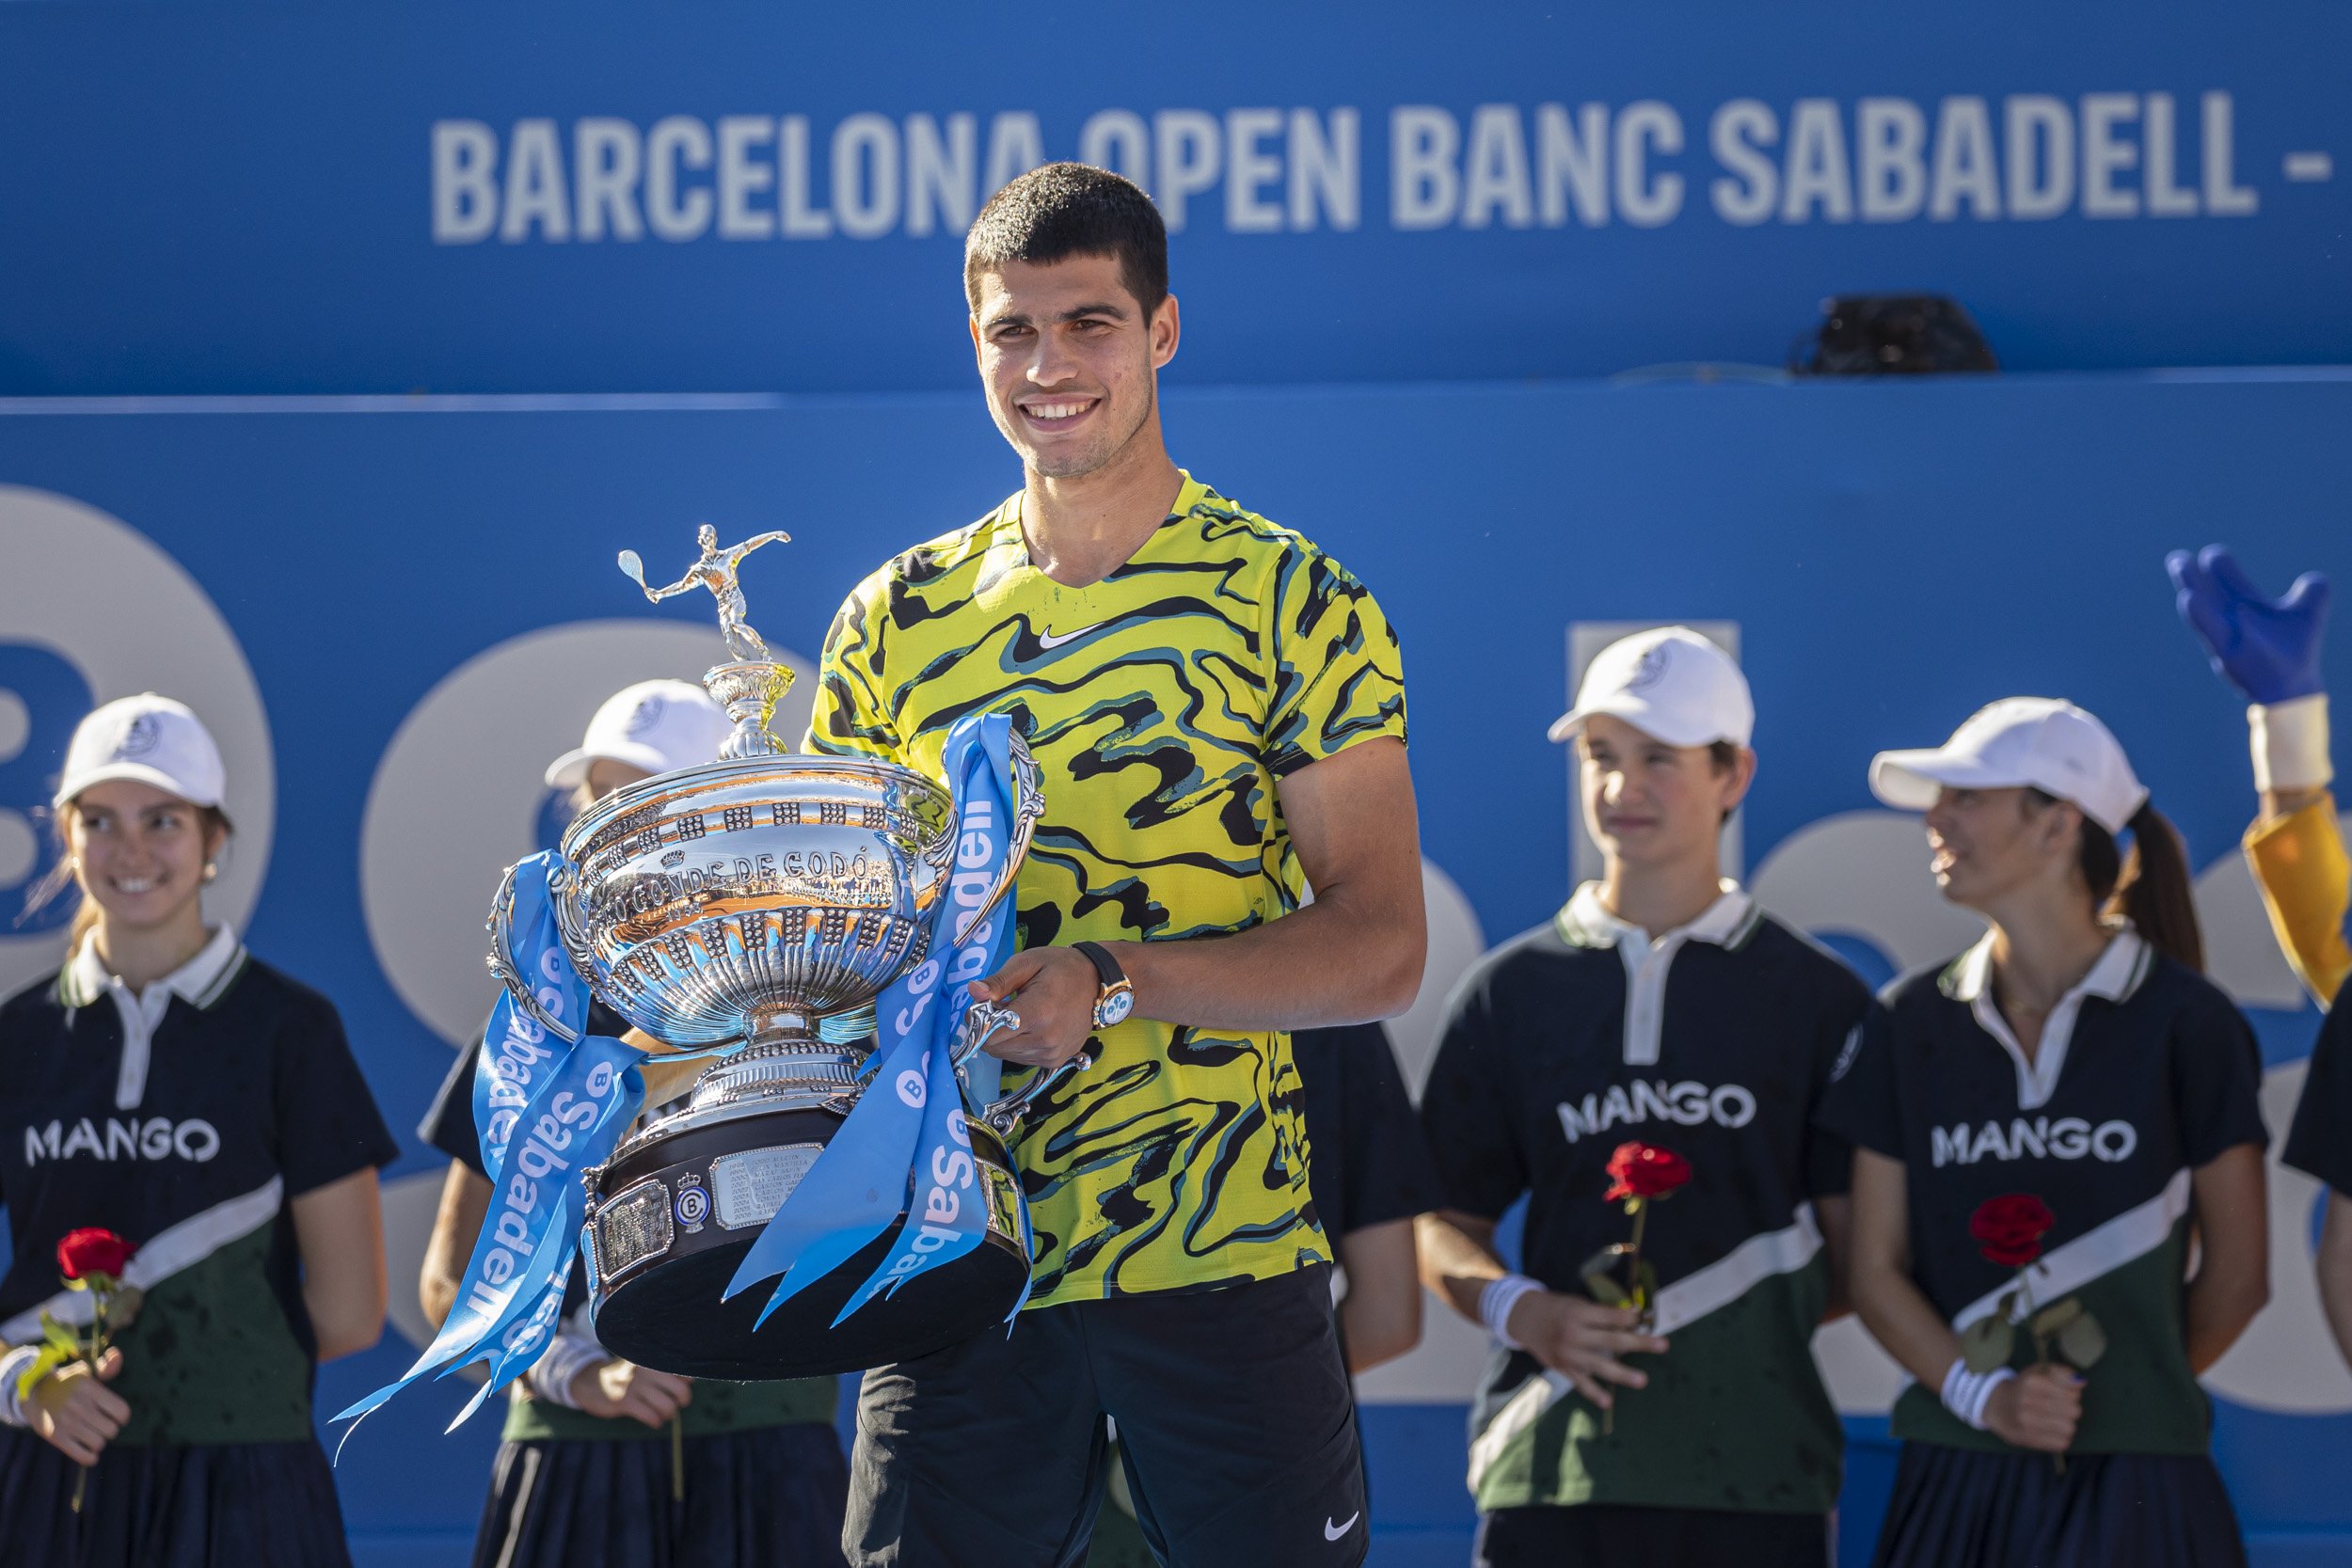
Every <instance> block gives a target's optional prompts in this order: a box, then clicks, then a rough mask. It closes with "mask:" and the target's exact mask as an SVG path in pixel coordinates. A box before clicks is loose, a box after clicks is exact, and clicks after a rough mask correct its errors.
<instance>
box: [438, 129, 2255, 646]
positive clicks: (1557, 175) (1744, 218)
mask: <svg viewBox="0 0 2352 1568" xmlns="http://www.w3.org/2000/svg"><path fill="white" fill-rule="evenodd" d="M1371 112H1372V113H1373V114H1374V115H1375V117H1376V116H1377V115H1379V114H1380V113H1381V112H1382V111H1380V110H1374V111H1371ZM1385 112H1386V114H1387V117H1388V135H1389V190H1388V214H1387V215H1388V223H1389V227H1391V229H1395V230H1408V231H1409V230H1433V229H1461V230H1528V229H1562V228H1566V227H1568V226H1569V225H1571V224H1573V225H1576V226H1580V227H1584V228H1597V227H1599V226H1601V225H1603V224H1607V223H1610V222H1612V221H1615V222H1621V223H1625V224H1629V225H1630V226H1632V227H1634V228H1637V229H1655V228H1661V227H1663V226H1665V225H1668V224H1673V223H1676V222H1678V221H1680V220H1682V219H1683V218H1684V217H1685V216H1687V215H1689V214H1692V213H1693V212H1695V213H1698V214H1703V215H1706V216H1710V217H1712V218H1713V219H1714V220H1715V221H1718V222H1721V223H1725V224H1729V225H1732V226H1734V227H1739V228H1749V227H1755V226H1758V225H1764V224H1780V225H1796V224H1816V223H1854V222H1861V223H1913V222H1925V223H1951V222H1955V221H1957V220H1959V219H1962V218H1963V217H1964V218H1966V219H1968V220H1969V221H1972V222H2037V221H2042V220H2046V219H2050V218H2055V217H2059V216H2062V215H2067V214H2075V215H2079V216H2082V217H2087V218H2096V219H2119V220H2135V219H2142V218H2194V217H2204V218H2216V217H2222V218H2228V217H2244V216H2247V215H2249V214H2253V213H2255V212H2257V211H2258V210H2259V208H2260V205H2261V198H2260V194H2259V193H2258V192H2257V191H2256V190H2255V189H2254V188H2253V187H2251V186H2249V185H2246V184H2243V183H2241V182H2240V181H2239V179H2238V176H2237V171H2236V147H2235V118H2236V104H2235V101H2234V100H2233V98H2232V97H2231V95H2230V94H2229V93H2227V92H2221V91H2206V92H2202V93H2201V94H2200V95H2199V96H2198V97H2197V98H2196V99H2195V100H2194V101H2193V103H2187V104H2185V103H2182V102H2181V101H2179V100H2177V99H2176V98H2175V97H2174V95H2173V94H2171V93H2169V92H2123V91H2110V92H2088V93H2084V94H2081V95H2080V96H2079V97H2076V98H2072V99H2068V98H2058V97H2054V96H2049V95H2045V94H2039V93H2018V94H2011V95H2009V96H2006V97H2000V96H1994V95H1986V94H1972V93H1955V94H1951V95H1948V96H1946V97H1943V98H1940V99H1936V100H1932V101H1931V100H1927V99H1912V98H1903V97H1897V96H1890V95H1883V94H1872V95H1863V96H1858V97H1855V98H1852V99H1838V98H1799V99H1795V100H1792V101H1789V102H1787V103H1767V102H1765V101H1763V100H1761V99H1758V98H1754V97H1736V98H1730V99H1726V100H1725V101H1724V102H1722V103H1718V104H1717V105H1715V106H1714V107H1713V108H1712V109H1711V110H1708V111H1705V112H1704V119H1703V120H1702V121H1692V122H1689V123H1686V121H1685V119H1684V117H1683V112H1682V111H1681V110H1680V109H1678V108H1677V107H1676V106H1675V105H1674V104H1672V103H1666V102H1664V101H1662V100H1660V99H1637V100H1634V101H1631V102H1628V103H1616V104H1612V103H1580V104H1576V105H1573V106H1572V105H1569V104H1566V103H1480V104H1474V105H1463V106H1460V107H1454V106H1448V105H1444V104H1437V103H1401V104H1396V105H1394V106H1391V107H1390V108H1389V109H1387V110H1386V111H1385ZM1365 114H1366V111H1365V110H1363V109H1361V108H1359V107H1356V106H1353V105H1342V106H1336V107H1332V108H1327V109H1324V108H1312V107H1306V106H1294V107H1289V108H1283V107H1279V106H1277V105H1273V104H1265V105H1258V106H1250V105H1241V106H1227V107H1216V108H1212V107H1205V106H1202V107H1182V106H1171V107H1164V108H1159V109H1156V110H1153V111H1152V112H1150V113H1145V112H1142V111H1139V110H1136V109H1130V108H1120V107H1112V108H1104V109H1101V110H1098V111H1096V112H1094V113H1093V114H1091V115H1089V117H1088V118H1087V119H1085V120H1084V121H1083V122H1082V123H1081V124H1080V125H1079V127H1078V130H1077V135H1076V137H1075V139H1074V141H1073V142H1072V143H1071V144H1069V145H1068V146H1067V147H1064V148H1057V149H1055V150H1054V152H1055V155H1057V156H1071V155H1075V156H1076V157H1077V158H1078V159H1079V160H1080V161H1082V162H1085V163H1089V164H1094V165H1098V166H1102V167H1104V168H1112V169H1116V170H1118V171H1119V172H1120V173H1121V174H1124V175H1126V176H1127V177H1128V178H1130V179H1132V180H1134V181H1136V182H1137V183H1138V184H1141V185H1143V186H1145V187H1146V188H1147V189H1148V190H1150V192H1151V193H1152V198H1153V199H1154V200H1156V201H1157V202H1158V204H1159V208H1160V211H1161V213H1162V214H1163V215H1164V216H1165V217H1166V219H1167V221H1168V229H1169V230H1170V231H1171V232H1173V231H1181V230H1184V228H1185V227H1187V226H1188V225H1190V226H1194V227H1199V226H1200V225H1203V224H1216V225H1219V226H1221V227H1222V228H1223V230H1225V231H1226V232H1227V233H1231V234H1280V233H1302V232H1307V231H1310V230H1319V229H1329V230H1335V231H1339V232H1348V231H1352V230H1357V229H1359V227H1361V224H1362V220H1363V209H1364V193H1363V181H1364V169H1363V137H1364V129H1363V122H1364V118H1365ZM1701 123H1703V124H1704V127H1705V132H1706V135H1705V136H1704V138H1703V141H1704V145H1703V146H1698V145H1692V144H1693V142H1694V141H1695V140H1697V139H1698V138H1696V136H1695V133H1696V131H1697V129H1698V127H1699V125H1700V124H1701ZM1046 155H1047V149H1046V145H1045V139H1044V136H1043V134H1042V131H1041V123H1040V121H1039V119H1038V117H1037V115H1036V114H1034V113H1032V112H1030V111H1026V110H1009V111H1005V112H1001V113H997V114H993V115H991V116H989V117H987V119H986V120H985V122H983V121H982V119H980V117H978V116H977V115H974V114H970V113H950V114H946V115H941V114H939V113H936V112H930V113H916V114H909V115H905V116H891V115H884V114H879V113H876V112H874V111H873V110H870V109H861V110H854V111H852V112H850V113H846V114H844V115H842V116H841V117H840V118H839V119H833V120H812V119H810V117H808V116H806V115H800V114H787V115H783V116H780V117H779V116H773V115H769V114H716V115H702V116H696V115H682V114H681V115H669V116H666V117H663V118H660V119H653V120H649V121H647V122H646V123H644V124H643V125H641V124H639V123H638V122H637V121H635V120H631V119H618V118H614V117H612V116H590V117H583V118H581V119H576V120H572V121H569V122H568V123H559V122H558V121H557V120H555V119H547V118H524V119H516V120H515V121H513V122H511V123H510V124H508V125H507V126H505V127H504V128H503V129H501V128H499V127H496V126H492V125H489V124H486V123H485V122H483V121H480V120H475V119H444V120H439V121H437V122H435V123H434V125H433V126H432V128H431V135H430V147H429V166H430V172H431V179H432V187H433V195H432V201H431V206H430V213H431V226H432V234H433V239H434V241H435V243H436V244H438V245H478V244H481V243H483V242H485V241H488V240H490V239H492V238H493V237H495V238H496V239H497V240H499V241H500V242H501V243H504V244H508V245H518V244H541V245H547V244H563V245H580V244H591V245H593V244H620V245H630V244H638V243H642V242H643V241H644V240H645V239H647V238H648V237H650V238H652V239H654V240H657V241H663V242H667V243H669V244H673V245H683V244H691V243H695V242H700V241H706V240H715V241H719V242H723V243H743V244H775V243H778V242H792V243H809V242H827V243H833V244H844V243H847V244H855V243H857V242H860V241H867V240H876V239H881V238H882V237H884V236H886V235H891V234H908V235H916V236H922V235H932V234H942V233H946V234H954V233H959V232H961V230H963V228H964V227H965V226H966V225H967V224H968V223H969V222H970V221H971V218H972V215H973V214H975V213H977V211H978V210H979V205H980V203H981V202H982V201H984V200H985V199H986V198H988V196H989V195H990V194H991V193H993V191H995V190H996V188H997V187H998V186H1000V185H1002V184H1003V183H1005V182H1006V181H1008V180H1010V179H1012V178H1013V177H1014V176H1016V175H1018V174H1020V173H1022V172H1023V171H1024V170H1026V169H1029V168H1033V167H1035V166H1037V165H1039V164H1041V163H1043V162H1044V161H1045V159H1046ZM1696 192H1704V193H1705V196H1706V198H1707V199H1706V201H1705V202H1704V203H1695V202H1690V201H1688V200H1686V198H1687V197H1689V196H1691V195H1692V194H1694V193H1696ZM1070 635H1072V636H1074V635H1076V634H1074V633H1073V634H1070ZM1066 640H1067V639H1066V638H1055V637H1051V636H1046V637H1042V638H1041V642H1042V643H1043V644H1044V646H1046V647H1048V648H1052V647H1054V646H1055V645H1056V644H1057V642H1058V641H1066Z"/></svg>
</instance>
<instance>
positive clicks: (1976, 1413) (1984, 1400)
mask: <svg viewBox="0 0 2352 1568" xmlns="http://www.w3.org/2000/svg"><path fill="white" fill-rule="evenodd" d="M2016 1375H2017V1374H2016V1372H2015V1371H2013V1370H2010V1368H2007V1367H1995V1368H1994V1369H1993V1370H1991V1371H1989V1372H1972V1371H1970V1370H1968V1361H1967V1358H1966V1357H1965V1356H1963V1357H1961V1358H1960V1359H1958V1360H1955V1361H1954V1362H1953V1363H1952V1368H1951V1370H1949V1371H1947V1372H1946V1373H1945V1374H1944V1408H1945V1409H1947V1410H1948V1411H1950V1412H1951V1413H1952V1414H1953V1415H1955V1416H1957V1417H1959V1418H1961V1419H1962V1420H1963V1421H1965V1422H1967V1423H1968V1424H1969V1425H1970V1426H1972V1427H1974V1428H1976V1429H1977V1430H1978V1431H1979V1432H1982V1431H1983V1430H1984V1407H1985V1406H1986V1405H1987V1404H1989V1403H1991V1402H1992V1400H1993V1390H1994V1389H1995V1388H1998V1387H1999V1386H2001V1385H2002V1384H2004V1383H2007V1382H2009V1381H2010V1380H2011V1379H2012V1378H2014V1377H2016Z"/></svg>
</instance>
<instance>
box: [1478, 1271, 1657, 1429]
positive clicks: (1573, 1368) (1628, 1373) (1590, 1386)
mask: <svg viewBox="0 0 2352 1568" xmlns="http://www.w3.org/2000/svg"><path fill="white" fill-rule="evenodd" d="M1641 1321H1642V1315H1641V1314H1640V1313H1639V1312H1636V1311H1635V1310H1633V1308H1631V1307H1603V1306H1602V1305H1601V1304H1600V1303H1598V1302H1597V1301H1587V1300H1585V1299H1584V1298H1583V1297H1581V1296H1572V1295H1568V1294H1565V1293H1564V1292H1562V1291H1528V1292H1527V1294H1525V1295H1523V1296H1521V1297H1520V1298H1519V1299H1518V1301H1517V1302H1516V1303H1514V1304H1513V1306H1512V1307H1511V1317H1510V1321H1509V1322H1508V1323H1505V1324H1504V1325H1503V1326H1504V1327H1506V1328H1508V1329H1509V1330H1510V1331H1511V1338H1514V1339H1517V1340H1518V1342H1519V1343H1520V1344H1522V1345H1525V1346H1526V1347H1527V1351H1528V1354H1531V1355H1533V1356H1534V1358H1535V1359H1536V1360H1538V1361H1540V1362H1542V1363H1543V1364H1544V1365H1545V1366H1547V1367H1549V1368H1550V1369H1551V1370H1553V1371H1555V1372H1558V1373H1559V1374H1560V1375H1561V1376H1563V1377H1565V1378H1566V1379H1567V1380H1568V1381H1569V1382H1570V1383H1573V1384H1575V1385H1576V1387H1577V1391H1578V1392H1579V1393H1581V1394H1582V1395H1583V1396H1584V1397H1585V1398H1586V1399H1588V1400H1590V1401H1592V1402H1594V1403H1595V1404H1597V1405H1598V1406H1599V1407H1600V1408H1601V1409H1603V1410H1606V1409H1608V1408H1609V1406H1610V1404H1611V1402H1612V1396H1611V1395H1610V1392H1609V1390H1608V1388H1607V1387H1605V1386H1604V1385H1607V1384H1612V1383H1613V1384H1616V1385H1618V1386H1622V1387H1627V1388H1640V1387H1642V1386H1645V1385H1646V1384H1647V1383H1648V1382H1649V1374H1648V1373H1646V1372H1643V1371H1639V1370H1635V1369H1634V1368H1631V1367H1629V1366H1627V1365H1626V1364H1625V1363H1624V1362H1622V1361H1620V1360H1618V1359H1617V1357H1619V1356H1621V1355H1629V1354H1633V1353H1635V1352H1637V1351H1639V1352H1644V1353H1646V1354H1651V1355H1662V1354H1665V1351H1666V1341H1665V1340H1663V1339H1661V1338H1659V1337H1658V1336H1656V1335H1654V1334H1645V1333H1643V1332H1642V1331H1641V1328H1640V1326H1639V1325H1640V1323H1641Z"/></svg>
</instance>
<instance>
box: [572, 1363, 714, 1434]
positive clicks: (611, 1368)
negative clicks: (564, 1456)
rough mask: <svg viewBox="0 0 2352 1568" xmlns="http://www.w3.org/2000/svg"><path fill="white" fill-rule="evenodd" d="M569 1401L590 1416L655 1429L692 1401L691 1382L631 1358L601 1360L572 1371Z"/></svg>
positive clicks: (662, 1425) (692, 1389)
mask: <svg viewBox="0 0 2352 1568" xmlns="http://www.w3.org/2000/svg"><path fill="white" fill-rule="evenodd" d="M572 1400H573V1402H575V1403H577V1404H578V1405H579V1406H580V1409H581V1410H583V1411H585V1412H587V1413H588V1414H589V1415H591V1416H604V1417H626V1418H628V1419H629V1420H632V1421H642V1422H644V1424H645V1425H646V1426H649V1427H653V1428H656V1429H657V1430H658V1429H660V1428H661V1427H665V1426H668V1425H669V1424H670V1421H671V1419H672V1418H675V1416H676V1415H677V1413H678V1412H679V1411H681V1410H683V1409H685V1408H686V1407H687V1406H688V1405H690V1404H691V1403H692V1402H694V1384H693V1380H692V1379H691V1378H684V1377H679V1376H678V1375H677V1374H675V1372H657V1371H655V1370H653V1369H652V1368H650V1367H640V1366H638V1365H637V1364H636V1363H635V1362H631V1361H602V1362H598V1363H597V1364H596V1365H595V1366H593V1367H582V1368H581V1369H580V1370H579V1371H577V1372H574V1373H573V1374H572Z"/></svg>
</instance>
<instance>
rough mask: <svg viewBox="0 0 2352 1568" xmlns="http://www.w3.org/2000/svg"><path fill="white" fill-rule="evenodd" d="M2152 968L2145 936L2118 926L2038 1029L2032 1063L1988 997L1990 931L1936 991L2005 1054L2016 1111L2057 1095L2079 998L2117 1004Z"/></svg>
mask: <svg viewBox="0 0 2352 1568" xmlns="http://www.w3.org/2000/svg"><path fill="white" fill-rule="evenodd" d="M2154 964H2155V949H2153V948H2152V947H2150V946H2149V945H2148V942H2147V941H2146V939H2145V938H2143V937H2141V936H2140V934H2139V933H2138V932H2137V931H2135V930H2133V929H2132V928H2131V927H2130V926H2128V925H2126V926H2123V927H2122V928H2120V929H2119V930H2118V931H2117V932H2116V933H2115V935H2114V937H2113V938H2112V939H2110V940H2109V942H2107V945H2106V951H2105V952H2103V953H2101V954H2100V955H2099V958H2098V961H2097V962H2095V963H2093V964H2092V965H2091V966H2090V972H2089V973H2088V974H2085V975H2084V976H2083V977H2082V978H2081V979H2080V980H2077V981H2076V982H2074V988H2073V989H2072V990H2069V991H2067V993H2066V994H2065V995H2063V996H2061V997H2059V998H2058V1005H2057V1006H2054V1007H2052V1008H2051V1009H2050V1016H2049V1018H2048V1019H2047V1020H2045V1021H2044V1022H2043V1023H2042V1044H2041V1048H2040V1049H2039V1050H2037V1051H2036V1052H2035V1053H2034V1055H2033V1059H2032V1060H2031V1061H2027V1060H2026V1048H2025V1047H2024V1046H2023V1045H2020V1044H2019V1043H2018V1040H2017V1035H2016V1032H2015V1031H2014V1030H2012V1029H2010V1026H2009V1020H2008V1019H2006V1018H2003V1017H2002V1016H2001V1009H2000V1006H1999V1005H1998V1004H1997V1003H1995V1002H1994V999H1993V933H1992V932H1991V931H1987V932H1985V934H1984V936H1983V938H1982V939H1981V940H1980V941H1979V942H1978V943H1977V944H1976V945H1975V946H1974V947H1971V948H1970V949H1968V951H1967V952H1965V953H1963V954H1962V955H1961V956H1960V957H1959V958H1957V959H1955V960H1954V961H1953V963H1952V966H1951V967H1950V968H1949V969H1947V970H1946V971H1945V972H1944V975H1943V978H1942V979H1940V980H1939V981H1937V982H1936V984H1937V988H1938V989H1939V990H1942V991H1943V992H1944V994H1945V995H1947V996H1948V997H1950V998H1951V999H1952V1000H1953V1001H1955V1002H1964V1003H1966V1004H1967V1005H1968V1010H1969V1012H1970V1013H1972V1014H1973V1015H1975V1018H1976V1021H1977V1026H1978V1027H1979V1028H1980V1029H1982V1030H1983V1031H1984V1032H1985V1033H1986V1034H1988V1035H1990V1036H1992V1037H1994V1039H1995V1040H1997V1041H1999V1042H2000V1046H2001V1049H2002V1050H2004V1051H2006V1052H2008V1053H2009V1058H2010V1062H2011V1063H2012V1064H2013V1065H2014V1066H2015V1067H2016V1069H2017V1108H2018V1109H2019V1110H2021V1111H2035V1110H2040V1109H2041V1108H2042V1106H2044V1105H2046V1104H2048V1103H2049V1102H2050V1096H2052V1095H2053V1094H2056V1093H2057V1092H2058V1074H2059V1072H2060V1071H2062V1070H2064V1069H2065V1067H2066V1050H2067V1047H2068V1046H2069V1045H2071V1044H2072V1043H2073V1041H2074V1024H2075V1022H2076V1021H2077V1020H2079V1019H2080V1018H2081V1016H2082V1009H2083V999H2084V998H2085V997H2088V996H2096V997H2098V998H2100V999H2101V1000H2102V1001H2106V1002H2121V1001H2122V1000H2123V999H2124V998H2125V997H2127V996H2129V995H2131V994H2132V993H2133V992H2134V991H2136V990H2138V989H2139V988H2140V984H2141V982H2143V981H2145V980H2146V979H2147V978H2148V972H2149V970H2150V969H2152V968H2153V967H2154Z"/></svg>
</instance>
